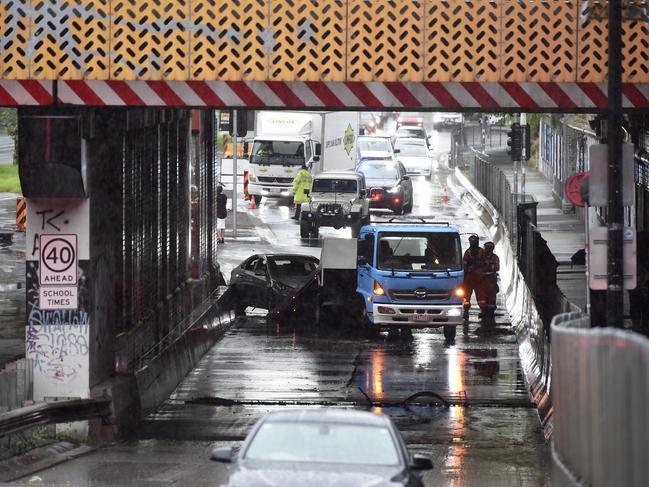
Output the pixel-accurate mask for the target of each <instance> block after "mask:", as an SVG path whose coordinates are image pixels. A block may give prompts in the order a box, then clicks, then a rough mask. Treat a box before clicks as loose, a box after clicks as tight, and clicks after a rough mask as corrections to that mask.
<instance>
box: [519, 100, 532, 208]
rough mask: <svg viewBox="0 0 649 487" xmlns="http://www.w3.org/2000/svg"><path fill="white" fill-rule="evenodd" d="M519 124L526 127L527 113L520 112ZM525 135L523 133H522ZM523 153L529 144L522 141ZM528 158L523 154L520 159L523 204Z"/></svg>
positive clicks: (527, 155)
mask: <svg viewBox="0 0 649 487" xmlns="http://www.w3.org/2000/svg"><path fill="white" fill-rule="evenodd" d="M519 123H520V124H521V127H525V126H526V125H527V113H524V112H522V113H521V114H520V121H519ZM523 135H525V133H523ZM528 137H529V131H528ZM522 146H523V151H525V150H526V149H525V147H529V143H528V142H527V141H525V140H523V144H522ZM529 158H530V155H529V154H526V153H524V154H523V155H522V157H521V179H522V182H521V194H522V195H523V203H525V166H527V160H528V159H529Z"/></svg>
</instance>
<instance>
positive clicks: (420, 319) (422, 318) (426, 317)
mask: <svg viewBox="0 0 649 487" xmlns="http://www.w3.org/2000/svg"><path fill="white" fill-rule="evenodd" d="M412 321H416V322H418V323H428V322H429V321H430V316H429V315H412Z"/></svg>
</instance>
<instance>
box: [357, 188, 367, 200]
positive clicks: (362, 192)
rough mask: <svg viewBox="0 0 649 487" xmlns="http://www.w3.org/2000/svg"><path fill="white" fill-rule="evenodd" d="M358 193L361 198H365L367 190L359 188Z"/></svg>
mask: <svg viewBox="0 0 649 487" xmlns="http://www.w3.org/2000/svg"><path fill="white" fill-rule="evenodd" d="M358 194H360V195H361V198H365V196H366V195H367V191H365V190H364V189H361V190H360V192H359V193H358Z"/></svg>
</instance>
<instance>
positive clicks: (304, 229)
mask: <svg viewBox="0 0 649 487" xmlns="http://www.w3.org/2000/svg"><path fill="white" fill-rule="evenodd" d="M310 231H311V224H310V223H309V222H307V221H304V220H302V221H301V222H300V237H301V238H309V233H310Z"/></svg>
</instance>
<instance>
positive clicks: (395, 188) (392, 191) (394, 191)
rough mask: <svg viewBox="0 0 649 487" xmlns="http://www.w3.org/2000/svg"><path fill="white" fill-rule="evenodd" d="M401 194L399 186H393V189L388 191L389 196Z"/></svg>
mask: <svg viewBox="0 0 649 487" xmlns="http://www.w3.org/2000/svg"><path fill="white" fill-rule="evenodd" d="M399 192H401V188H400V187H399V186H395V187H394V188H390V189H388V193H390V194H397V193H399Z"/></svg>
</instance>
